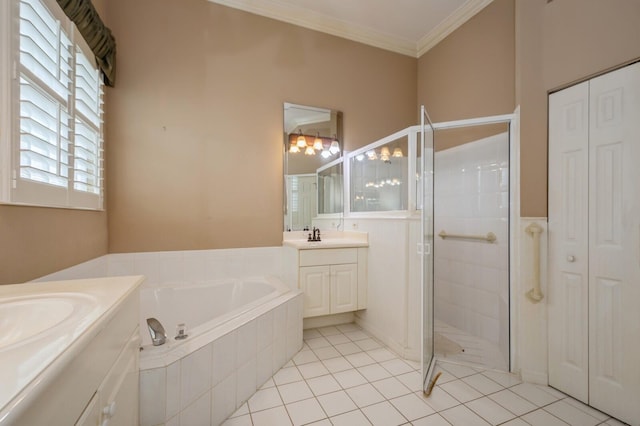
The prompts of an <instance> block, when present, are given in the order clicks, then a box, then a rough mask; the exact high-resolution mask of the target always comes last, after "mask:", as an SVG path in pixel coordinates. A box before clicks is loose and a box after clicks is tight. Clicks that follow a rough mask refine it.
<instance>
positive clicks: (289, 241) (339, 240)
mask: <svg viewBox="0 0 640 426" xmlns="http://www.w3.org/2000/svg"><path fill="white" fill-rule="evenodd" d="M308 234H309V232H306V231H294V232H284V233H283V239H282V245H283V246H289V247H293V248H295V249H298V250H316V249H329V248H349V247H369V234H368V233H366V232H340V231H322V232H320V234H321V235H320V238H321V241H308V240H307V238H308Z"/></svg>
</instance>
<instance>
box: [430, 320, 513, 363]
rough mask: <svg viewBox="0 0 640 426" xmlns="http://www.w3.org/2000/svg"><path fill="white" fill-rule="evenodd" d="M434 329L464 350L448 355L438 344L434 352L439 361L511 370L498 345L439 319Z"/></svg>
mask: <svg viewBox="0 0 640 426" xmlns="http://www.w3.org/2000/svg"><path fill="white" fill-rule="evenodd" d="M433 328H434V331H435V332H436V333H439V334H441V335H443V336H445V337H446V338H448V339H450V340H452V341H453V342H455V343H457V344H458V345H460V346H461V347H462V348H463V349H464V352H459V353H455V354H451V353H446V351H442V350H439V349H440V348H438V344H437V343H436V347H435V348H434V350H435V353H436V356H437V357H438V359H444V360H445V361H453V362H462V363H465V364H469V363H470V364H477V365H481V366H484V367H486V368H488V369H495V370H502V371H507V370H509V363H508V362H507V359H506V356H505V355H504V354H502V353H501V351H500V348H499V347H498V345H497V344H495V343H492V342H489V341H488V340H484V339H482V338H480V337H476V336H472V335H471V334H469V333H466V332H464V331H462V330H459V329H457V328H455V327H454V326H452V325H449V324H447V323H445V322H444V321H439V320H437V319H436V320H435V323H434V327H433Z"/></svg>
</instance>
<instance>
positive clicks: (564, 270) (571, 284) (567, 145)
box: [547, 82, 589, 403]
mask: <svg viewBox="0 0 640 426" xmlns="http://www.w3.org/2000/svg"><path fill="white" fill-rule="evenodd" d="M588 112H589V83H588V82H587V83H582V84H579V85H577V86H573V87H571V88H569V89H566V90H563V91H561V92H558V93H554V94H552V95H551V96H550V97H549V288H548V297H547V301H548V319H549V384H550V385H551V386H554V387H556V388H558V389H560V390H562V391H564V392H567V393H569V394H571V395H572V396H574V397H575V398H577V399H579V400H581V401H582V402H585V403H586V402H588V396H589V395H588V374H589V367H588V307H589V305H588V294H589V289H588V222H587V210H588V193H587V190H588V186H587V185H588V169H587V166H588V143H589V134H588V132H589V126H588V123H589V121H588V119H589V116H588Z"/></svg>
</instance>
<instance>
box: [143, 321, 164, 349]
mask: <svg viewBox="0 0 640 426" xmlns="http://www.w3.org/2000/svg"><path fill="white" fill-rule="evenodd" d="M147 327H149V334H151V341H152V342H153V346H160V345H164V342H165V341H166V340H167V333H165V331H164V327H163V326H162V324H160V321H158V320H157V319H155V318H147Z"/></svg>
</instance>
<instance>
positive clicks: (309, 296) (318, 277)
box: [300, 266, 331, 318]
mask: <svg viewBox="0 0 640 426" xmlns="http://www.w3.org/2000/svg"><path fill="white" fill-rule="evenodd" d="M330 271H331V269H330V267H329V266H305V267H303V268H300V289H301V290H302V292H303V293H304V310H303V315H302V316H303V317H305V318H306V317H314V316H318V315H328V314H329V313H330V311H329V308H330V302H329V290H330V282H329V278H330V277H329V274H330Z"/></svg>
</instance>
